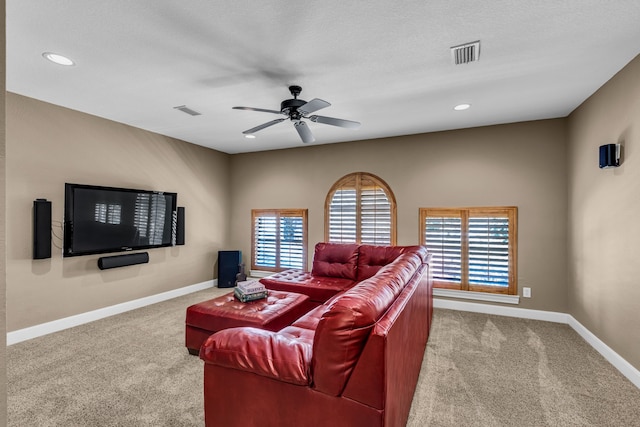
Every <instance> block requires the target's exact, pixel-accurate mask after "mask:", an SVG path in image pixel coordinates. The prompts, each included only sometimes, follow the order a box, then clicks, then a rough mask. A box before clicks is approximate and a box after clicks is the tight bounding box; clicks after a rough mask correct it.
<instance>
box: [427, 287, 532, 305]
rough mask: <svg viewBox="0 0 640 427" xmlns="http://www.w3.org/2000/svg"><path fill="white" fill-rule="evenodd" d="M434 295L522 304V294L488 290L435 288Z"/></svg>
mask: <svg viewBox="0 0 640 427" xmlns="http://www.w3.org/2000/svg"><path fill="white" fill-rule="evenodd" d="M433 296H434V297H446V298H456V299H471V300H476V301H486V302H500V303H503V304H520V296H518V295H503V294H491V293H488V292H469V291H458V290H455V289H440V288H433Z"/></svg>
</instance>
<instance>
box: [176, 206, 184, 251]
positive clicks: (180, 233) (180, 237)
mask: <svg viewBox="0 0 640 427" xmlns="http://www.w3.org/2000/svg"><path fill="white" fill-rule="evenodd" d="M176 245H184V207H178V214H177V215H176Z"/></svg>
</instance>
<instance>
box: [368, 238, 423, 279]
mask: <svg viewBox="0 0 640 427" xmlns="http://www.w3.org/2000/svg"><path fill="white" fill-rule="evenodd" d="M416 250H418V246H374V245H360V248H359V254H358V270H357V276H356V280H357V281H359V282H360V281H362V280H365V279H368V278H369V277H372V276H373V275H375V274H376V273H377V272H378V270H380V269H381V268H382V267H384V266H385V265H387V264H391V263H392V262H393V261H395V260H396V258H398V257H399V256H400V255H402V254H403V253H405V252H413V251H416Z"/></svg>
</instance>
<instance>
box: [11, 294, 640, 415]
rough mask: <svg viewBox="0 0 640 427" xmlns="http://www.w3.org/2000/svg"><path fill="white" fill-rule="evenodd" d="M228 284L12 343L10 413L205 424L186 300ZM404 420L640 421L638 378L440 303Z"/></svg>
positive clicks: (529, 326)
mask: <svg viewBox="0 0 640 427" xmlns="http://www.w3.org/2000/svg"><path fill="white" fill-rule="evenodd" d="M227 292H229V290H228V289H215V288H214V289H208V290H204V291H200V292H197V293H194V294H190V295H186V296H183V297H179V298H175V299H173V300H170V301H165V302H161V303H158V304H154V305H151V306H148V307H144V308H141V309H138V310H134V311H130V312H127V313H124V314H120V315H117V316H113V317H109V318H106V319H102V320H99V321H96V322H92V323H89V324H86V325H82V326H78V327H75V328H71V329H67V330H64V331H61V332H57V333H54V334H50V335H47V336H44V337H40V338H36V339H33V340H29V341H25V342H22V343H18V344H14V345H12V346H10V347H8V348H7V377H8V402H7V403H8V419H9V421H8V425H9V426H11V427H14V426H15V427H25V426H27V427H31V426H33V427H45V426H65V427H75V426H100V427H102V426H127V427H128V426H132V427H133V426H135V427H145V426H149V427H151V426H153V427H158V426H171V427H179V426H203V425H204V421H203V420H204V413H203V396H202V389H203V383H202V362H201V361H200V359H199V358H198V357H195V356H190V355H189V354H188V353H187V351H186V349H185V347H184V316H185V309H186V307H188V306H189V305H191V304H195V303H197V302H200V301H203V300H206V299H210V298H214V297H216V296H219V295H221V294H224V293H227ZM407 426H411V427H422V426H456V427H458V426H483V427H484V426H518V427H521V426H625V427H628V426H640V390H638V389H637V388H636V387H635V386H634V385H633V384H632V383H631V382H630V381H628V380H627V379H626V378H625V377H624V376H622V375H621V374H620V373H619V372H618V371H617V370H616V369H615V368H614V367H613V366H611V365H610V364H609V363H608V362H607V361H606V360H605V359H604V358H603V357H602V356H600V355H599V354H598V353H597V352H596V351H595V350H594V349H593V348H591V347H590V346H589V345H588V344H587V343H586V342H585V341H584V340H582V338H581V337H580V336H579V335H577V334H576V333H575V332H574V331H573V330H572V329H571V328H570V327H568V326H567V325H562V324H555V323H548V322H540V321H532V320H523V319H515V318H508V317H500V316H490V315H484V314H476V313H467V312H459V311H452V310H439V309H436V310H435V312H434V323H433V327H432V329H431V337H430V339H429V343H428V345H427V351H426V353H425V358H424V361H423V365H422V371H421V374H420V378H419V380H418V385H417V388H416V392H415V395H414V400H413V405H412V408H411V412H410V415H409V421H408V423H407Z"/></svg>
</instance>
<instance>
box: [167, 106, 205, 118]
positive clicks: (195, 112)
mask: <svg viewBox="0 0 640 427" xmlns="http://www.w3.org/2000/svg"><path fill="white" fill-rule="evenodd" d="M173 108H175V109H176V110H180V111H182V112H183V113H187V114H190V115H192V116H200V115H202V113H198V112H197V111H195V110H192V109H191V108H189V107H187V106H186V105H180V106H178V107H173Z"/></svg>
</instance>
